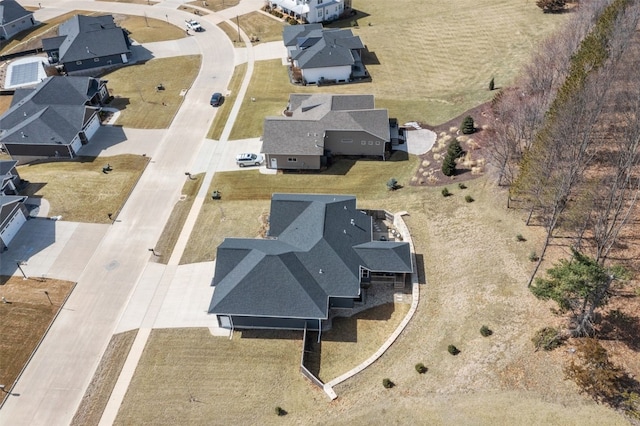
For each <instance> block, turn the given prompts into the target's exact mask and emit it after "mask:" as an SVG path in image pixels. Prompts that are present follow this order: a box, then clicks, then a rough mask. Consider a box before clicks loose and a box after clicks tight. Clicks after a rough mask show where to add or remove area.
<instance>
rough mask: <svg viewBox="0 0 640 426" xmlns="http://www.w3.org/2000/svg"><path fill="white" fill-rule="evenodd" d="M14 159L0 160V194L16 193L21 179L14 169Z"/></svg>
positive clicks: (15, 163)
mask: <svg viewBox="0 0 640 426" xmlns="http://www.w3.org/2000/svg"><path fill="white" fill-rule="evenodd" d="M17 164H18V162H17V161H16V160H0V195H17V194H18V191H19V190H20V187H21V185H22V184H21V179H20V175H19V174H18V171H17V170H16V165H17Z"/></svg>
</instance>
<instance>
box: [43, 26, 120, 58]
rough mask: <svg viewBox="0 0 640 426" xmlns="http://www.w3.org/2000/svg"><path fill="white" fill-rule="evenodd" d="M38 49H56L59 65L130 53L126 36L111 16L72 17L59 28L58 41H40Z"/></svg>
mask: <svg viewBox="0 0 640 426" xmlns="http://www.w3.org/2000/svg"><path fill="white" fill-rule="evenodd" d="M42 46H43V48H44V49H45V50H52V49H56V48H57V49H59V56H58V57H59V62H60V63H64V62H75V61H82V60H87V59H93V58H96V57H105V56H111V55H120V54H122V53H129V52H130V50H129V45H128V42H127V36H126V35H125V33H124V31H123V30H122V28H120V27H118V26H116V24H115V23H114V21H113V16H111V15H104V16H84V15H76V16H74V17H72V18H71V19H69V20H67V21H65V22H63V23H62V24H60V27H59V28H58V37H52V38H49V39H44V40H42Z"/></svg>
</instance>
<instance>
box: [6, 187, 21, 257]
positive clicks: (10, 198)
mask: <svg viewBox="0 0 640 426" xmlns="http://www.w3.org/2000/svg"><path fill="white" fill-rule="evenodd" d="M26 199H27V197H26V196H23V195H0V225H4V223H3V222H4V221H6V220H7V219H9V216H10V215H11V213H12V212H13V210H14V206H15V204H16V203H24V202H25V200H26ZM3 256H5V255H3Z"/></svg>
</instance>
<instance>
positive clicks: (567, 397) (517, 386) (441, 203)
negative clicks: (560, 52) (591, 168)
mask: <svg viewBox="0 0 640 426" xmlns="http://www.w3.org/2000/svg"><path fill="white" fill-rule="evenodd" d="M306 178H307V176H305V177H304V178H303V180H304V179H306ZM466 184H467V186H468V188H467V189H465V192H464V193H463V194H461V193H459V192H458V191H457V190H454V191H453V192H454V195H453V196H451V197H448V198H446V199H444V198H443V197H442V195H441V194H440V189H439V188H415V187H405V188H403V189H402V190H400V191H395V192H393V193H388V192H386V193H384V192H383V193H381V194H379V195H378V196H375V195H371V196H370V198H368V199H359V200H358V204H359V206H360V207H362V208H385V209H388V210H390V211H399V210H407V211H408V212H409V214H410V216H407V217H406V220H407V223H408V225H409V227H410V230H411V232H412V235H413V237H414V242H415V245H416V251H417V254H418V264H419V265H424V268H425V272H426V282H425V276H424V275H423V276H422V279H421V282H422V283H423V284H421V294H422V296H421V301H420V304H419V307H418V310H417V312H416V315H415V316H414V318H413V320H412V321H411V322H410V323H409V325H408V327H407V329H406V330H405V331H404V332H403V333H402V335H401V336H400V337H399V339H398V340H397V341H396V342H395V343H394V344H393V345H392V346H391V348H390V349H389V350H388V351H387V353H386V354H385V355H383V357H382V358H380V359H379V360H378V361H377V362H375V363H374V364H373V365H371V366H370V367H369V368H367V369H366V370H364V371H363V372H362V373H360V374H358V375H356V376H355V377H353V378H351V379H349V380H347V381H346V382H344V383H343V384H341V385H339V386H337V388H336V391H337V393H338V395H339V398H338V400H336V401H334V402H329V401H328V399H327V398H326V397H325V396H324V395H323V394H322V393H320V392H319V390H318V389H317V388H315V387H313V386H312V385H310V384H308V383H307V382H305V381H304V380H303V379H302V376H301V375H300V373H299V372H298V371H297V366H298V363H299V356H300V350H301V348H300V342H299V340H295V341H289V340H282V339H268V338H265V336H264V335H260V334H259V333H256V336H259V339H251V340H250V341H248V340H246V339H237V335H236V336H234V340H231V341H228V340H226V339H221V338H213V337H210V336H209V335H208V333H207V331H206V330H167V331H164V330H158V331H156V333H154V335H153V336H152V338H151V340H150V342H149V346H148V348H149V349H148V351H147V352H146V353H145V358H144V359H143V360H142V362H141V363H140V365H139V367H138V371H137V373H136V377H135V378H134V381H133V383H132V386H131V387H130V389H129V393H128V395H127V397H126V398H125V402H124V404H123V407H122V410H121V412H120V414H119V417H118V424H124V423H129V424H132V423H140V422H142V421H145V422H148V423H154V422H155V423H157V422H160V420H159V419H160V418H161V417H160V416H169V417H166V418H167V419H168V420H167V421H168V422H171V421H173V419H174V417H173V416H177V415H180V416H183V417H181V420H182V421H184V422H187V423H192V424H201V423H207V422H210V421H211V419H216V422H219V423H220V424H225V423H229V422H230V421H231V422H233V423H235V424H258V423H259V424H276V423H281V422H282V421H285V422H286V423H288V424H318V423H322V424H326V423H338V424H347V423H348V424H356V425H365V424H366V425H369V424H372V423H373V424H378V423H389V422H391V423H395V424H420V423H424V421H425V419H431V420H433V422H434V423H435V424H451V423H463V424H464V423H473V424H563V425H565V424H575V425H579V424H625V422H624V420H622V419H621V418H620V417H619V416H618V415H617V414H616V413H615V412H613V411H612V410H610V409H608V408H606V407H604V406H599V405H597V404H595V403H593V402H592V401H590V400H589V399H587V398H585V397H583V396H581V395H579V394H578V392H577V390H576V388H575V387H574V386H573V384H572V383H570V382H567V381H565V380H563V375H562V371H561V367H560V365H561V363H560V362H559V360H560V359H562V357H563V356H564V353H563V352H562V351H556V352H551V353H547V352H534V351H533V347H532V344H531V342H530V339H531V336H532V334H533V332H534V331H535V330H536V329H538V328H540V327H542V326H544V325H548V324H550V323H553V322H554V321H557V318H555V317H553V315H552V314H551V312H550V310H549V307H550V305H549V304H546V303H543V302H540V301H538V300H536V299H535V298H534V297H533V296H532V295H531V294H530V293H529V291H528V289H527V288H526V278H527V275H528V273H529V272H530V268H531V263H530V262H529V261H528V260H527V254H528V252H529V251H530V250H531V249H532V248H533V247H535V246H536V244H537V243H539V238H540V235H539V232H538V230H537V229H536V228H532V227H526V226H525V225H524V222H523V221H522V218H521V216H520V212H518V211H515V210H507V209H506V208H505V207H504V205H505V202H504V197H503V196H502V195H501V194H500V193H499V192H496V188H494V187H493V186H491V185H490V184H488V183H487V181H486V180H485V179H480V180H477V181H470V182H466ZM465 194H470V195H472V196H473V197H474V198H475V200H476V201H475V202H474V203H470V204H469V203H466V202H465V201H464V197H463V195H465ZM253 203H257V202H255V201H253V202H249V201H244V202H243V203H242V204H240V203H238V204H233V208H234V210H233V211H234V216H237V217H240V216H243V213H244V209H243V207H242V206H243V205H244V204H246V205H248V206H249V207H251V206H252V205H253ZM257 213H258V209H255V208H253V207H252V210H250V213H249V214H248V216H249V217H253V216H257ZM254 219H255V218H254ZM256 221H257V219H256ZM220 232H221V233H223V235H237V229H236V232H234V233H231V234H229V233H228V232H229V231H228V229H221V230H220ZM516 234H522V235H523V236H524V237H525V238H526V239H527V241H526V242H517V241H516V239H515V235H516ZM483 324H486V325H487V326H489V327H490V328H491V329H492V330H493V331H494V334H493V335H492V336H491V337H488V338H485V337H482V336H481V335H480V332H479V329H480V327H481V326H482V325H483ZM297 339H299V337H298V338H297ZM323 344H324V343H323ZM337 344H338V343H336V345H337ZM449 344H455V345H456V346H457V347H458V348H459V349H460V350H461V353H460V354H459V355H458V356H455V357H454V356H451V355H450V354H449V353H448V352H447V345H449ZM275 354H277V356H275ZM355 356H357V355H354V357H355ZM418 362H423V363H424V364H425V365H426V366H427V367H428V368H429V371H428V372H427V373H426V374H424V375H420V374H418V373H417V372H416V371H415V369H414V366H415V364H416V363H418ZM254 375H255V376H254ZM385 377H388V378H390V379H391V380H392V381H393V382H395V383H396V385H397V386H396V387H395V388H393V389H390V390H389V389H384V388H383V387H382V383H381V381H382V379H383V378H385ZM166 383H171V384H172V386H165V384H166ZM190 401H191V402H190ZM247 401H250V403H248V402H247ZM363 401H366V404H363ZM276 405H279V406H281V407H282V408H284V409H285V410H287V411H288V412H289V414H288V415H287V416H286V417H285V418H284V420H283V419H282V418H278V417H277V416H276V415H275V414H274V413H273V410H274V407H275V406H276ZM320 419H321V420H320Z"/></svg>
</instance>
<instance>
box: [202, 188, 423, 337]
mask: <svg viewBox="0 0 640 426" xmlns="http://www.w3.org/2000/svg"><path fill="white" fill-rule="evenodd" d="M412 270H413V265H412V261H411V250H410V246H409V244H408V243H406V242H401V241H375V240H374V238H373V217H372V216H371V215H369V214H367V213H366V212H363V211H361V210H359V209H358V208H357V207H356V198H355V197H354V196H350V195H315V194H273V196H272V198H271V215H270V217H269V232H268V235H267V238H266V239H241V238H226V239H225V240H224V241H223V242H222V244H220V245H219V246H218V250H217V256H216V266H215V275H214V278H213V284H212V285H213V286H215V289H214V293H213V297H212V299H211V303H210V305H209V313H210V314H214V315H216V316H217V319H218V323H219V325H220V327H223V328H228V329H243V328H249V329H255V328H269V329H291V330H296V329H297V330H300V329H305V328H306V329H309V330H319V331H321V330H322V329H323V326H324V325H326V324H327V320H328V319H329V317H330V314H331V313H332V311H333V310H335V309H341V308H351V307H353V306H354V303H356V302H357V301H358V300H360V299H361V298H362V291H363V288H365V287H367V286H369V285H375V281H376V276H384V277H385V278H387V277H389V276H393V277H394V278H395V279H397V280H398V281H399V282H401V283H403V284H404V280H405V279H406V275H407V274H410V273H411V272H412Z"/></svg>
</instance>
